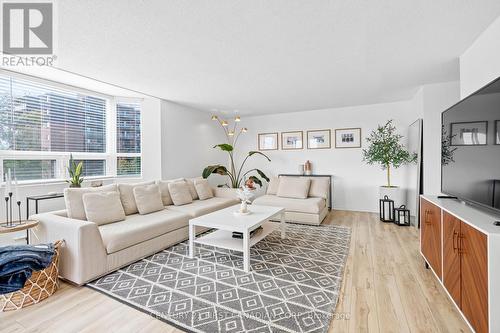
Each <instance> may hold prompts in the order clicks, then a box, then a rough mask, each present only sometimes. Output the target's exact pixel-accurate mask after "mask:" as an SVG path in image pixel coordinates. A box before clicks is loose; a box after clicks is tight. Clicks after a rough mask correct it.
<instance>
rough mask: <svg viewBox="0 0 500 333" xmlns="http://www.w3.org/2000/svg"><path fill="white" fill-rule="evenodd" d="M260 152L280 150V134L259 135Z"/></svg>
mask: <svg viewBox="0 0 500 333" xmlns="http://www.w3.org/2000/svg"><path fill="white" fill-rule="evenodd" d="M258 141H259V150H278V133H259V134H258Z"/></svg>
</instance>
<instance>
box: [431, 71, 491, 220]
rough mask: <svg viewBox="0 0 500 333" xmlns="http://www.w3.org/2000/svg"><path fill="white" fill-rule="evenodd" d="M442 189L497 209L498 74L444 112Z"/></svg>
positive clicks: (444, 191)
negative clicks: (494, 78)
mask: <svg viewBox="0 0 500 333" xmlns="http://www.w3.org/2000/svg"><path fill="white" fill-rule="evenodd" d="M441 191H442V192H443V193H445V194H448V195H451V196H456V197H458V198H459V199H461V200H464V201H466V202H470V203H473V204H477V205H481V206H484V207H487V208H490V209H494V210H496V213H500V78H498V79H496V80H495V81H493V82H491V83H490V84H488V85H487V86H485V87H483V88H481V89H480V90H478V91H476V92H475V93H473V94H472V95H470V96H469V97H467V98H465V99H463V100H462V101H460V102H459V103H457V104H455V105H453V106H452V107H450V108H449V109H447V110H446V111H444V112H443V114H442V144H441Z"/></svg>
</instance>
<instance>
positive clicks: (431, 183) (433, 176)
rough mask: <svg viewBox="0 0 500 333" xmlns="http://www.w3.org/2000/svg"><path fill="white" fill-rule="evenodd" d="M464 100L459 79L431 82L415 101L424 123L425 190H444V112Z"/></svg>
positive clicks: (433, 191) (424, 87) (413, 103)
mask: <svg viewBox="0 0 500 333" xmlns="http://www.w3.org/2000/svg"><path fill="white" fill-rule="evenodd" d="M459 100H460V87H459V83H458V82H445V83H436V84H427V85H424V86H422V87H420V89H419V90H418V92H417V93H416V94H415V96H414V97H413V99H412V101H411V103H412V106H413V108H414V112H415V114H416V115H418V116H419V117H421V118H423V119H424V125H423V133H422V134H423V135H422V136H423V171H424V172H423V178H424V179H423V184H424V193H425V194H431V195H432V194H433V195H435V194H440V193H441V113H442V112H443V111H444V110H446V109H447V108H449V107H450V106H452V105H453V104H455V103H457V102H458V101H459Z"/></svg>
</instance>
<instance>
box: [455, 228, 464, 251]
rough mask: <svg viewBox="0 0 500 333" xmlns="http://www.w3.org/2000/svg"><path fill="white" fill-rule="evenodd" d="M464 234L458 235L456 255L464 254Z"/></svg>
mask: <svg viewBox="0 0 500 333" xmlns="http://www.w3.org/2000/svg"><path fill="white" fill-rule="evenodd" d="M464 238H465V237H464V234H462V233H460V234H459V235H458V239H459V242H457V245H458V254H464V253H465V251H464Z"/></svg>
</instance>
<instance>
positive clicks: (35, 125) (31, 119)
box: [0, 76, 106, 153]
mask: <svg viewBox="0 0 500 333" xmlns="http://www.w3.org/2000/svg"><path fill="white" fill-rule="evenodd" d="M0 111H1V116H0V117H1V118H0V122H1V126H0V149H4V150H21V151H53V152H92V153H104V152H106V100H105V99H102V98H98V97H93V96H87V95H83V94H80V93H76V92H71V91H67V90H62V89H55V88H53V87H50V86H46V85H43V84H40V83H38V82H32V81H26V80H20V79H17V78H16V79H14V78H10V77H6V76H0Z"/></svg>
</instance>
